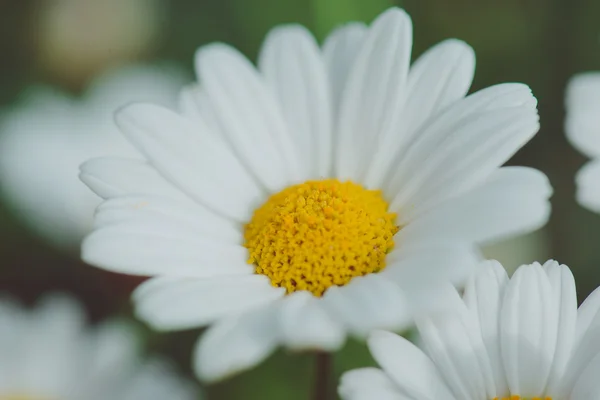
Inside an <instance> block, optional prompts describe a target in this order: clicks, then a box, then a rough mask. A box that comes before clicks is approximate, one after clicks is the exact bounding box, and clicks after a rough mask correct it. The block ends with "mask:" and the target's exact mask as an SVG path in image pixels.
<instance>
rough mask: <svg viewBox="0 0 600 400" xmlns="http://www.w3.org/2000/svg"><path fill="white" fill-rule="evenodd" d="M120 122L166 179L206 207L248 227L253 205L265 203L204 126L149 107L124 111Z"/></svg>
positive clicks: (234, 158) (252, 183)
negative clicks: (216, 172)
mask: <svg viewBox="0 0 600 400" xmlns="http://www.w3.org/2000/svg"><path fill="white" fill-rule="evenodd" d="M116 121H117V124H118V125H119V127H120V128H121V130H122V131H123V133H124V134H125V135H127V136H128V137H129V139H130V140H131V141H132V142H133V143H134V144H135V145H136V146H137V147H138V149H139V150H140V151H141V152H142V153H144V154H145V155H146V157H147V158H148V160H149V161H150V163H151V164H152V165H154V166H155V167H156V168H157V170H158V171H159V172H160V173H161V174H162V175H163V176H164V177H165V178H166V179H168V180H169V181H171V182H174V183H175V184H176V185H177V186H178V187H179V188H180V189H181V190H182V191H184V192H185V193H187V194H188V195H189V196H190V197H192V198H194V199H195V200H197V201H198V202H200V203H202V204H204V205H206V206H207V207H209V208H211V209H213V210H215V211H217V212H219V213H221V214H223V215H227V216H230V217H232V218H236V219H239V220H240V221H246V220H247V219H248V218H249V217H250V216H251V215H252V214H251V212H252V205H253V204H256V203H257V202H258V201H259V200H260V199H262V198H263V193H262V192H261V190H260V189H259V188H258V186H257V185H256V184H255V183H254V181H253V179H252V178H251V176H249V175H248V173H247V172H246V170H245V169H244V167H243V166H242V165H241V164H240V163H239V161H238V160H237V158H236V157H235V156H234V155H233V154H232V153H231V152H230V151H229V149H228V148H227V146H225V145H224V143H222V141H220V140H217V139H216V138H214V137H212V136H211V135H210V134H208V133H207V132H206V131H207V129H208V128H207V127H203V126H202V125H201V124H200V123H199V121H196V122H195V124H191V123H190V122H189V121H188V120H185V119H183V118H182V117H180V116H178V115H177V114H175V113H173V112H171V111H169V110H167V109H164V108H160V107H156V106H152V105H146V104H134V105H130V106H128V107H126V108H124V109H122V110H121V111H119V113H118V114H117V116H116ZM215 171H218V175H216V174H215V173H214V172H215Z"/></svg>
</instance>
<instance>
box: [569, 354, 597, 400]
mask: <svg viewBox="0 0 600 400" xmlns="http://www.w3.org/2000/svg"><path fill="white" fill-rule="evenodd" d="M599 374H600V354H595V357H593V359H592V360H591V362H590V363H589V364H588V366H587V367H586V368H585V369H584V370H583V371H580V372H579V373H578V374H577V382H576V383H575V386H574V387H573V389H572V391H571V394H570V396H569V400H589V399H597V398H599V397H600V385H599V384H598V375H599Z"/></svg>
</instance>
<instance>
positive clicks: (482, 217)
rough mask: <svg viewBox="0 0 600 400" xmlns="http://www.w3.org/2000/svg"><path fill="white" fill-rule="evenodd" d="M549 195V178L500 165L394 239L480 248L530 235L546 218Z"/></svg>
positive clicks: (528, 169)
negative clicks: (451, 242)
mask: <svg viewBox="0 0 600 400" xmlns="http://www.w3.org/2000/svg"><path fill="white" fill-rule="evenodd" d="M551 192H552V189H551V187H550V185H549V183H548V179H547V178H546V176H545V175H544V174H542V173H541V172H539V171H537V170H534V169H531V168H525V167H504V168H501V169H500V170H498V171H496V172H495V173H494V174H493V175H492V176H491V177H490V179H489V180H487V181H486V182H485V183H484V184H482V185H480V186H478V187H476V188H475V189H473V190H471V191H469V192H466V193H465V194H463V195H461V196H459V197H455V198H453V199H452V200H449V201H446V202H445V203H444V204H442V205H440V206H438V207H436V208H434V209H432V210H431V211H429V212H428V213H426V214H424V215H422V216H420V217H419V218H417V219H415V220H414V221H413V222H411V223H409V224H408V225H407V226H405V227H403V228H402V229H401V230H400V231H399V232H398V233H397V234H396V240H397V241H398V242H399V243H404V242H410V243H416V242H418V241H424V242H427V241H433V242H435V241H444V240H448V239H453V240H461V239H462V240H465V241H470V242H476V243H480V244H482V243H486V242H490V241H493V240H499V239H501V238H503V237H506V236H509V235H517V234H519V233H524V232H527V231H531V230H534V229H537V228H539V227H540V226H542V225H543V224H544V223H546V221H547V220H548V217H549V214H550V204H549V203H548V200H547V199H548V197H549V196H550V194H551ZM400 215H402V214H400ZM483 221H485V222H483Z"/></svg>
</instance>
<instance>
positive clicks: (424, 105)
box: [365, 39, 475, 187]
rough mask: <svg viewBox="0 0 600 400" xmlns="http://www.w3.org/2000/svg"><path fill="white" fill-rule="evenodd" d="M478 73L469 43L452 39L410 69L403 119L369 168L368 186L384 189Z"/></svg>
mask: <svg viewBox="0 0 600 400" xmlns="http://www.w3.org/2000/svg"><path fill="white" fill-rule="evenodd" d="M474 72H475V54H474V53H473V49H472V48H471V47H470V46H469V45H467V44H466V43H464V42H462V41H460V40H456V39H449V40H446V41H444V42H442V43H440V44H438V45H435V46H433V47H432V48H431V49H429V50H428V51H426V52H425V53H424V54H423V55H422V56H420V57H419V58H418V59H417V61H415V63H414V65H413V66H412V67H411V68H410V72H409V74H408V82H407V87H406V94H405V99H406V100H405V104H404V107H403V108H402V117H401V118H400V123H399V124H398V125H399V126H398V127H397V128H396V129H393V130H389V131H388V132H387V135H386V136H385V137H384V138H382V142H381V145H380V146H379V152H378V153H376V155H375V157H374V158H373V160H372V163H371V165H369V170H368V173H367V175H366V177H365V182H366V186H368V187H381V186H382V185H383V184H384V182H385V178H386V177H388V176H389V175H391V173H392V172H393V171H392V170H390V167H392V166H393V165H394V164H395V162H396V160H398V159H399V157H401V154H402V152H403V150H406V147H407V145H408V144H410V143H411V141H413V140H414V139H415V138H414V135H415V134H416V132H417V130H418V129H419V128H420V127H421V125H422V124H423V123H424V122H426V121H427V120H428V119H429V118H431V117H432V116H434V115H436V114H437V113H439V112H440V111H443V110H444V109H445V108H446V107H448V106H450V105H451V104H452V103H454V102H455V101H457V100H459V99H460V98H462V97H464V96H465V94H466V93H467V91H468V90H469V87H470V86H471V81H472V80H473V74H474Z"/></svg>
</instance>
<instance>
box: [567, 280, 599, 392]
mask: <svg viewBox="0 0 600 400" xmlns="http://www.w3.org/2000/svg"><path fill="white" fill-rule="evenodd" d="M597 354H600V288H596V290H594V291H593V292H592V293H591V294H590V295H589V296H588V297H587V299H585V301H584V302H583V303H582V304H581V306H580V307H579V310H578V311H577V324H576V327H575V338H574V348H573V354H572V355H571V358H570V360H569V364H568V366H567V370H566V372H565V376H564V377H563V379H562V382H561V384H560V386H561V388H560V389H561V394H564V393H568V391H569V390H571V389H572V387H573V385H574V384H575V382H576V381H577V380H578V379H579V377H580V375H581V373H582V372H583V370H585V369H586V368H587V366H588V365H589V364H590V363H591V361H592V359H593V358H594V357H595V356H596V355H597Z"/></svg>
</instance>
